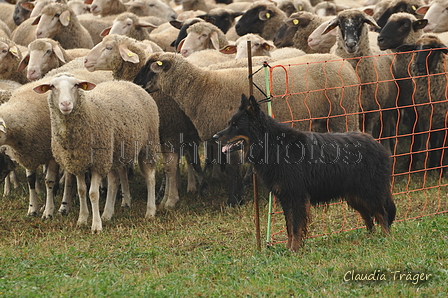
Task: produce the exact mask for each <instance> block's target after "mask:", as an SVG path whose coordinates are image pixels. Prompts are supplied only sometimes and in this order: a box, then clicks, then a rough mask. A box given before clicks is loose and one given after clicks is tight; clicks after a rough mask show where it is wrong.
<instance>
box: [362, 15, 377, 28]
mask: <svg viewBox="0 0 448 298" xmlns="http://www.w3.org/2000/svg"><path fill="white" fill-rule="evenodd" d="M364 23H366V24H369V25H370V26H372V27H375V28H376V29H381V27H380V26H379V25H378V24H377V23H376V21H375V19H374V18H373V17H371V16H369V15H366V16H364Z"/></svg>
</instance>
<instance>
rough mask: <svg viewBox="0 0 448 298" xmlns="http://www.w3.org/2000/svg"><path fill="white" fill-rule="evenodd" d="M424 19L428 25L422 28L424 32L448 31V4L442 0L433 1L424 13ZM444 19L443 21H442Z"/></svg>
mask: <svg viewBox="0 0 448 298" xmlns="http://www.w3.org/2000/svg"><path fill="white" fill-rule="evenodd" d="M425 19H427V20H428V25H426V27H425V28H424V29H423V31H424V32H434V33H441V32H445V31H448V23H447V22H446V20H448V4H447V3H446V1H445V2H443V1H440V2H435V1H434V2H433V3H431V6H430V7H429V9H428V11H426V13H425ZM443 20H445V21H443Z"/></svg>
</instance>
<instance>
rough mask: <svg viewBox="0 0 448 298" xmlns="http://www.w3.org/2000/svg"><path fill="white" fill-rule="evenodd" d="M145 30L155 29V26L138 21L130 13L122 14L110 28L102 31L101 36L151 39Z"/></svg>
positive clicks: (135, 16) (138, 19)
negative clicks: (113, 35) (116, 35)
mask: <svg viewBox="0 0 448 298" xmlns="http://www.w3.org/2000/svg"><path fill="white" fill-rule="evenodd" d="M146 28H157V26H156V25H154V24H151V23H148V22H145V21H144V20H140V18H139V17H138V16H137V15H135V14H133V13H131V12H124V13H122V14H120V15H118V16H117V17H116V18H115V20H114V22H113V24H112V27H110V28H106V29H104V30H103V32H102V33H101V36H103V37H104V36H106V35H108V34H120V35H127V36H129V37H131V38H134V39H136V40H146V39H148V40H149V39H151V38H150V36H149V32H148V31H147V30H146Z"/></svg>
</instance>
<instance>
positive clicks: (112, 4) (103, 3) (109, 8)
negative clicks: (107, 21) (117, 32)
mask: <svg viewBox="0 0 448 298" xmlns="http://www.w3.org/2000/svg"><path fill="white" fill-rule="evenodd" d="M84 3H85V4H90V12H91V13H92V14H93V15H94V16H98V15H101V17H106V16H111V15H117V14H120V13H122V12H125V11H127V7H126V5H124V3H123V2H121V1H120V0H108V1H107V0H86V1H84Z"/></svg>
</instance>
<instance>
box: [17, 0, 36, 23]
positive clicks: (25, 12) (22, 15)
mask: <svg viewBox="0 0 448 298" xmlns="http://www.w3.org/2000/svg"><path fill="white" fill-rule="evenodd" d="M26 2H28V0H19V1H17V2H16V4H15V8H14V13H13V15H12V19H13V20H14V24H16V25H17V26H18V25H20V24H22V22H23V21H25V20H26V19H28V18H29V17H30V14H31V10H32V9H33V4H32V3H30V5H23V4H25V3H26Z"/></svg>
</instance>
